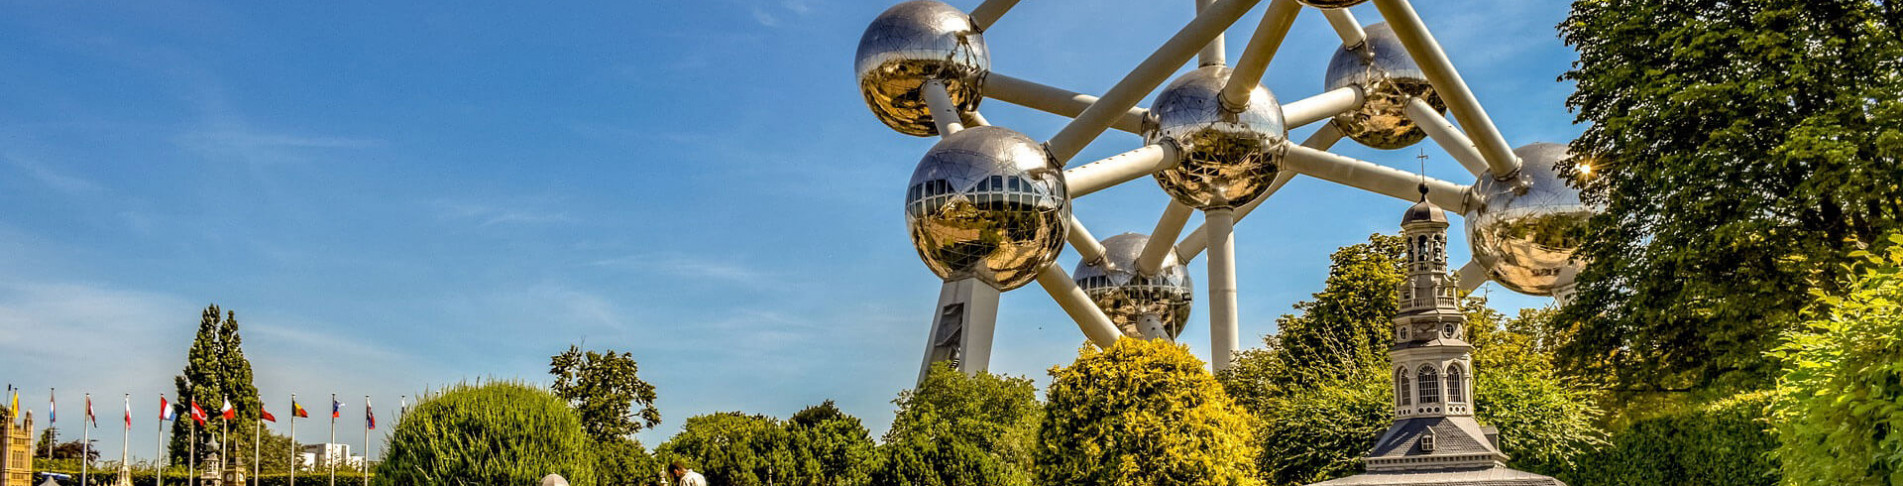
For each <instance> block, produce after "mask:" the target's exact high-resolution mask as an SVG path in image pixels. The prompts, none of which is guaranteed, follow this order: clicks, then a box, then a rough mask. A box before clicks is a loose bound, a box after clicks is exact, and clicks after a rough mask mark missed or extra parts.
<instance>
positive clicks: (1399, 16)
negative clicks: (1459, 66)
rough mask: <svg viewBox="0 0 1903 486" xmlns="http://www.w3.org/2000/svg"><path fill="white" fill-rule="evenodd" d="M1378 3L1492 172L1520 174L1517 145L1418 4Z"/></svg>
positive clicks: (1401, 0) (1384, 0)
mask: <svg viewBox="0 0 1903 486" xmlns="http://www.w3.org/2000/svg"><path fill="white" fill-rule="evenodd" d="M1374 6H1375V8H1378V9H1380V10H1381V17H1382V18H1385V19H1387V21H1388V25H1390V26H1392V27H1394V35H1395V37H1397V38H1399V39H1400V41H1401V45H1402V46H1405V47H1407V54H1408V56H1410V57H1413V58H1414V62H1415V63H1416V64H1419V65H1420V66H1421V72H1422V73H1424V74H1426V75H1427V81H1428V82H1429V83H1432V84H1433V85H1434V92H1435V93H1438V94H1439V95H1440V97H1441V99H1442V100H1446V101H1447V111H1451V112H1453V113H1454V118H1455V119H1457V120H1460V126H1461V127H1462V128H1465V129H1467V134H1468V135H1469V136H1471V137H1473V141H1474V146H1475V147H1476V148H1479V149H1480V155H1481V156H1482V157H1484V158H1486V160H1487V167H1488V169H1490V170H1489V172H1492V173H1493V175H1494V177H1496V178H1499V179H1501V180H1506V179H1507V178H1510V177H1514V176H1517V175H1518V174H1519V171H1520V159H1519V157H1516V156H1514V155H1513V148H1512V147H1509V146H1507V140H1506V138H1505V137H1502V136H1501V135H1500V127H1497V126H1494V124H1493V119H1492V118H1490V117H1488V116H1487V111H1486V110H1485V109H1483V108H1481V107H1480V100H1478V99H1475V98H1474V93H1473V90H1472V89H1469V88H1468V87H1467V81H1466V80H1463V79H1461V78H1460V72H1459V71H1455V70H1454V63H1453V62H1452V61H1449V60H1447V53H1446V52H1445V51H1442V50H1441V48H1440V42H1438V41H1435V40H1434V35H1433V34H1432V33H1429V32H1428V31H1427V25H1426V24H1425V23H1422V22H1421V16H1420V14H1419V13H1416V12H1415V11H1414V6H1413V5H1411V4H1409V3H1408V2H1407V0H1374Z"/></svg>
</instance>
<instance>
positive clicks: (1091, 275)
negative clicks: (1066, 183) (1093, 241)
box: [1071, 233, 1196, 339]
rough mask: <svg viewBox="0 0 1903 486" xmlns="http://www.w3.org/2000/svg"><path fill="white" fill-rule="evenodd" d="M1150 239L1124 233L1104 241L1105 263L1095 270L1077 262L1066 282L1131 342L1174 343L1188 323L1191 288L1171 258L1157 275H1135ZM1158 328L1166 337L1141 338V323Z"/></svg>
mask: <svg viewBox="0 0 1903 486" xmlns="http://www.w3.org/2000/svg"><path fill="white" fill-rule="evenodd" d="M1149 242H1150V237H1149V236H1146V235H1140V234H1136V233H1124V234H1121V235H1117V236H1112V237H1110V239H1107V240H1103V248H1104V259H1103V261H1101V262H1098V264H1096V265H1091V264H1090V263H1089V262H1079V263H1078V264H1077V269H1076V271H1074V272H1072V273H1071V278H1074V279H1076V280H1077V286H1078V287H1082V288H1083V289H1084V294H1086V295H1089V296H1090V299H1091V300H1093V301H1096V302H1097V307H1098V308H1100V309H1103V313H1104V315H1106V316H1109V317H1110V322H1111V323H1114V324H1116V325H1117V327H1118V328H1119V329H1122V330H1123V334H1124V335H1125V336H1130V337H1134V338H1139V339H1141V338H1150V337H1167V338H1169V339H1176V336H1177V335H1180V334H1182V333H1183V326H1184V325H1185V324H1187V323H1188V322H1189V306H1190V303H1191V302H1193V301H1194V300H1195V295H1196V287H1195V285H1194V284H1192V283H1191V282H1190V280H1189V269H1188V268H1185V267H1184V266H1183V264H1182V263H1181V262H1178V261H1176V252H1174V251H1172V252H1170V254H1169V256H1168V257H1165V258H1164V259H1163V266H1162V268H1160V269H1158V270H1157V272H1156V275H1154V276H1149V277H1145V276H1142V275H1138V274H1137V258H1138V257H1139V256H1141V254H1142V253H1143V245H1145V244H1148V243H1149ZM1146 317H1147V318H1149V319H1154V320H1155V322H1157V323H1159V324H1160V325H1161V326H1162V328H1163V331H1164V332H1165V333H1166V336H1149V335H1145V331H1144V327H1146V326H1145V323H1144V322H1143V321H1144V320H1145V318H1146Z"/></svg>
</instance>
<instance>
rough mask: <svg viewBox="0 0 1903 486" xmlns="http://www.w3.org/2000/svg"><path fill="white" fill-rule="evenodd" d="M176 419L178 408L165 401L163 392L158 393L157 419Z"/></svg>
mask: <svg viewBox="0 0 1903 486" xmlns="http://www.w3.org/2000/svg"><path fill="white" fill-rule="evenodd" d="M167 420H178V408H177V407H173V406H172V402H168V401H165V394H163V393H161V394H159V421H160V422H164V421H167Z"/></svg>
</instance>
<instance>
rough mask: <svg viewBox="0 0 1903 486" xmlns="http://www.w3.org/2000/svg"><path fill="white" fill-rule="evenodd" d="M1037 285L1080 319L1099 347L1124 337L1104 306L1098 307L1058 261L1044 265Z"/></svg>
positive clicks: (1106, 346) (1083, 328) (1084, 329)
mask: <svg viewBox="0 0 1903 486" xmlns="http://www.w3.org/2000/svg"><path fill="white" fill-rule="evenodd" d="M1037 285H1038V286H1039V287H1044V291H1045V292H1047V293H1049V294H1051V300H1055V301H1057V306H1058V307H1062V308H1064V313H1065V314H1069V315H1070V319H1071V320H1073V321H1077V328H1078V329H1081V330H1083V331H1084V337H1087V338H1090V342H1092V343H1096V344H1097V347H1101V348H1109V347H1110V346H1111V345H1114V344H1117V338H1120V337H1123V332H1122V331H1118V330H1117V326H1115V325H1112V324H1110V318H1109V317H1107V316H1104V314H1103V309H1098V308H1097V303H1096V302H1095V301H1092V300H1090V296H1089V295H1085V294H1084V289H1082V288H1079V287H1077V282H1076V281H1074V280H1071V279H1070V274H1068V273H1065V272H1064V269H1062V268H1058V266H1057V265H1056V264H1051V265H1045V266H1044V270H1042V271H1039V272H1037Z"/></svg>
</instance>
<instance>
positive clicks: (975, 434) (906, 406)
mask: <svg viewBox="0 0 1903 486" xmlns="http://www.w3.org/2000/svg"><path fill="white" fill-rule="evenodd" d="M1036 393H1037V392H1036V390H1035V389H1034V388H1033V387H1032V385H1031V380H1030V379H1028V378H1023V377H1004V376H998V375H992V374H989V373H983V372H980V373H976V374H974V375H966V374H964V373H962V372H959V371H958V370H956V369H953V368H951V367H950V366H949V365H947V364H945V363H938V364H934V365H932V368H931V369H930V370H927V372H926V375H925V380H924V381H923V382H921V383H919V386H918V388H916V389H912V390H907V391H904V392H900V393H899V397H898V399H896V400H893V403H894V404H896V405H898V407H899V411H898V415H897V416H896V417H895V418H894V419H893V420H892V428H891V429H890V430H888V431H886V434H885V438H884V444H883V445H881V446H879V448H878V451H877V454H876V455H875V457H874V461H873V465H872V466H871V468H870V469H871V481H872V484H875V485H881V486H888V485H890V486H897V485H921V486H957V485H965V484H994V485H1009V486H1023V485H1029V484H1030V483H1031V466H1032V462H1031V461H1032V457H1033V456H1032V454H1033V451H1034V450H1035V445H1034V443H1035V441H1036V439H1037V427H1038V422H1039V420H1040V419H1041V417H1042V413H1043V410H1042V408H1041V407H1039V405H1038V403H1037V395H1036Z"/></svg>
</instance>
